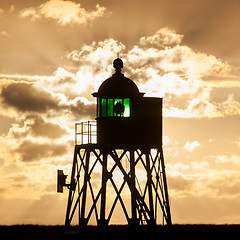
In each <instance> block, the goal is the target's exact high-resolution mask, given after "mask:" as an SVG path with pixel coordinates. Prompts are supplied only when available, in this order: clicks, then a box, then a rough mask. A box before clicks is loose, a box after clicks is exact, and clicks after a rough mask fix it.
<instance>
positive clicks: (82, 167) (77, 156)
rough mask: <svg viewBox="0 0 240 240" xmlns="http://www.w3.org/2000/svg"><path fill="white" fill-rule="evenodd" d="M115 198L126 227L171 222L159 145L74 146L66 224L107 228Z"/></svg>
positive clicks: (115, 203)
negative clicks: (152, 146) (93, 225)
mask: <svg viewBox="0 0 240 240" xmlns="http://www.w3.org/2000/svg"><path fill="white" fill-rule="evenodd" d="M127 194H128V196H129V197H126V196H127ZM126 199H128V201H127V200H126ZM118 202H119V203H120V206H121V209H122V211H123V213H124V216H125V220H126V221H127V223H128V224H129V225H144V224H146V225H155V224H159V223H163V224H165V223H166V224H167V225H171V213H170V206H169V199H168V190H167V181H166V173H165V166H164V158H163V151H162V148H159V149H151V148H146V147H145V148H137V149H136V148H126V149H125V148H122V149H116V148H111V147H102V146H99V145H97V144H84V145H76V146H75V151H74V158H73V165H72V174H71V183H70V188H69V196H68V204H67V212H66V221H65V225H66V227H69V226H70V224H71V223H72V221H73V218H76V219H77V220H78V224H79V225H80V227H84V226H87V225H88V224H89V223H90V221H91V224H92V222H93V221H95V223H97V225H100V226H107V225H108V224H109V222H110V220H111V218H112V215H113V213H114V210H116V205H117V203H118Z"/></svg>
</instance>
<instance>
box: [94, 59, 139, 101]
mask: <svg viewBox="0 0 240 240" xmlns="http://www.w3.org/2000/svg"><path fill="white" fill-rule="evenodd" d="M113 66H114V68H115V69H116V72H115V73H114V74H113V75H112V77H110V78H108V79H106V80H105V81H104V82H103V83H102V84H101V86H100V87H99V89H98V92H96V93H93V96H94V97H106V98H110V97H111V98H123V97H133V96H137V95H142V93H140V92H139V90H138V87H137V85H136V84H135V83H134V82H133V81H132V80H131V79H129V78H126V77H124V75H123V74H122V73H121V68H122V67H123V62H122V60H121V59H120V58H117V59H115V60H114V62H113Z"/></svg>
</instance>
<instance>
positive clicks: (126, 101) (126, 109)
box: [123, 98, 130, 117]
mask: <svg viewBox="0 0 240 240" xmlns="http://www.w3.org/2000/svg"><path fill="white" fill-rule="evenodd" d="M123 104H124V113H123V116H124V117H130V99H129V98H124V99H123Z"/></svg>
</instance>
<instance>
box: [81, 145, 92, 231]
mask: <svg viewBox="0 0 240 240" xmlns="http://www.w3.org/2000/svg"><path fill="white" fill-rule="evenodd" d="M85 151H87V153H86V156H85V166H84V181H83V187H82V190H83V196H82V205H81V215H80V225H82V226H83V227H84V226H85V225H86V221H85V208H86V196H87V183H88V181H89V178H90V176H89V174H88V169H89V160H90V149H86V150H85ZM79 201H80V200H79Z"/></svg>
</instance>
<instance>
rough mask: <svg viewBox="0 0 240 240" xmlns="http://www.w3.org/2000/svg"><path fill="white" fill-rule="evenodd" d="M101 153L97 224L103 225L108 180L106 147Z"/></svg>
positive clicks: (104, 221) (104, 223) (104, 222)
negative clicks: (99, 201) (100, 181)
mask: <svg viewBox="0 0 240 240" xmlns="http://www.w3.org/2000/svg"><path fill="white" fill-rule="evenodd" d="M102 154H103V162H102V187H101V208H100V221H99V223H98V224H99V226H100V227H105V226H106V225H107V223H106V216H105V214H106V185H107V180H108V172H107V156H108V152H107V150H106V149H104V150H102Z"/></svg>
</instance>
